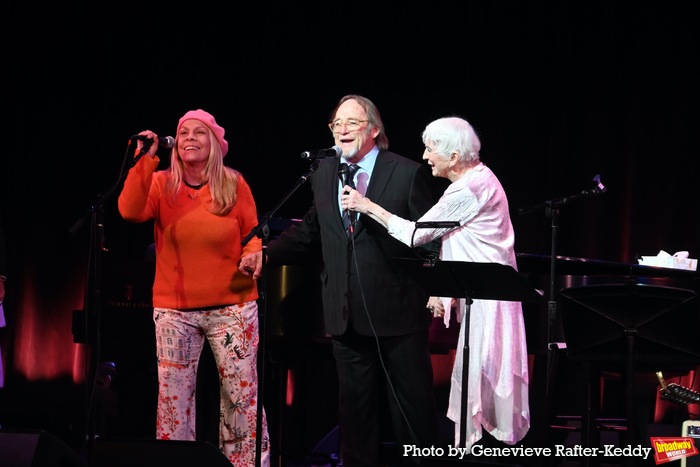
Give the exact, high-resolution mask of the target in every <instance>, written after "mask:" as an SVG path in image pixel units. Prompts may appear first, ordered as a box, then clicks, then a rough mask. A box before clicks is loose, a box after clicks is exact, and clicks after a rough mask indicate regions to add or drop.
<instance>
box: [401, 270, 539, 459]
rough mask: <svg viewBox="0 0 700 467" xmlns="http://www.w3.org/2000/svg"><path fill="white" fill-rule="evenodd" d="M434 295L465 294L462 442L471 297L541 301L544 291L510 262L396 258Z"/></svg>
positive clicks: (466, 391)
mask: <svg viewBox="0 0 700 467" xmlns="http://www.w3.org/2000/svg"><path fill="white" fill-rule="evenodd" d="M394 259H395V261H397V262H398V264H400V265H401V266H402V267H403V268H404V269H405V270H407V271H408V273H409V274H410V275H411V276H412V277H413V278H414V279H415V280H416V282H418V283H419V284H420V285H421V286H422V287H423V288H424V289H425V291H426V292H427V293H428V294H429V295H431V296H437V297H453V298H465V299H466V303H467V309H466V310H465V313H464V316H463V317H462V320H463V321H464V326H465V330H466V331H467V334H466V335H465V338H464V347H463V349H462V358H463V361H464V362H465V363H464V365H465V367H464V368H463V370H462V401H461V407H460V425H459V430H460V432H459V444H460V447H464V443H465V438H466V429H467V428H466V424H465V423H464V422H465V419H466V413H465V412H466V410H467V396H468V392H469V386H468V382H469V380H468V378H469V334H468V332H469V325H470V323H469V314H470V310H469V308H470V305H471V300H472V299H474V298H478V299H482V300H503V301H513V302H539V301H541V300H542V295H541V294H540V293H539V292H537V290H535V289H534V288H532V286H530V285H529V284H528V283H527V281H526V280H525V279H524V278H523V277H522V276H521V275H520V274H519V273H518V272H517V271H516V270H515V269H514V268H513V267H511V266H507V265H505V264H500V263H479V262H468V261H443V260H439V259H438V260H434V261H422V260H419V259H415V258H394Z"/></svg>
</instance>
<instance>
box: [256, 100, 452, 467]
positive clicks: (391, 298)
mask: <svg viewBox="0 0 700 467" xmlns="http://www.w3.org/2000/svg"><path fill="white" fill-rule="evenodd" d="M329 127H330V129H331V132H332V133H333V137H334V139H335V144H336V146H338V147H340V148H341V149H342V159H339V158H337V157H336V158H325V159H318V160H317V161H316V162H317V163H318V167H317V169H316V171H315V172H314V174H313V176H312V177H311V179H310V183H311V189H312V191H313V195H314V196H313V202H312V205H311V207H310V208H309V210H308V212H307V213H306V215H305V216H304V218H303V219H302V221H301V222H300V223H298V224H296V225H294V226H292V227H290V228H289V229H287V230H286V231H285V232H283V233H282V234H281V235H280V237H279V238H278V239H275V240H272V241H271V242H270V244H269V246H268V249H267V252H268V265H269V266H270V267H274V266H276V265H280V264H298V263H299V262H304V261H308V258H309V254H310V253H316V252H317V251H318V248H320V249H321V253H322V259H323V269H322V272H321V295H322V303H323V316H324V323H325V330H326V332H327V333H328V334H330V335H331V342H332V348H333V355H334V357H335V361H336V367H337V374H338V383H339V425H340V438H341V445H342V456H343V465H344V466H345V467H354V466H376V465H379V462H380V460H379V444H380V441H381V439H380V437H381V436H383V434H384V433H382V432H381V429H380V425H381V418H382V411H383V409H384V406H385V401H386V400H387V399H388V401H389V414H390V419H391V428H392V430H393V436H394V440H395V441H397V443H398V444H399V445H400V446H403V445H410V446H415V447H418V448H420V447H428V448H429V447H430V446H432V445H433V443H434V442H435V439H436V420H437V419H436V407H435V398H434V393H433V379H432V366H431V360H430V348H429V343H428V330H429V327H430V322H431V319H432V318H431V316H432V315H431V314H430V313H429V312H428V310H427V308H426V304H427V299H428V297H427V294H426V293H425V291H424V290H423V289H421V287H420V286H419V285H418V284H417V283H416V282H415V281H414V280H413V279H412V278H411V277H410V276H409V274H408V273H407V272H405V271H403V270H402V269H401V268H400V266H398V265H397V264H395V263H394V262H393V258H396V257H415V255H416V253H417V252H416V251H413V250H411V249H410V248H408V247H406V246H405V245H403V244H402V243H400V242H398V241H396V240H394V239H393V238H391V236H389V235H388V234H387V231H386V229H384V228H382V227H381V226H379V225H377V224H376V223H375V221H373V220H372V219H369V218H365V217H364V216H360V217H359V218H358V219H350V220H351V221H352V224H351V226H350V227H346V226H345V225H344V221H345V220H347V219H348V213H347V212H345V213H343V212H341V209H340V204H339V199H340V192H341V190H342V188H343V186H344V184H343V183H341V181H340V180H339V175H340V176H341V178H342V176H343V175H344V174H346V173H352V172H350V171H349V170H348V168H347V165H348V164H350V167H352V164H357V165H358V166H359V170H358V171H357V172H356V173H354V177H352V181H353V182H354V183H355V184H356V185H357V189H358V190H363V191H364V190H366V193H367V195H368V196H369V197H370V198H372V199H374V200H376V201H377V203H378V204H380V205H382V206H383V207H385V208H386V209H388V210H389V211H391V212H393V213H396V214H397V215H400V216H402V217H405V218H408V219H412V220H416V219H418V218H419V217H420V216H421V215H422V214H423V213H424V212H425V211H427V210H428V209H429V208H430V207H431V206H432V205H433V204H434V201H435V200H434V197H433V190H432V189H431V185H430V183H431V179H430V174H429V173H428V171H427V168H426V167H425V166H424V165H422V164H419V163H418V162H416V161H412V160H410V159H407V158H405V157H402V156H399V155H398V154H395V153H392V152H389V151H388V146H389V142H388V139H387V136H386V134H385V131H384V125H383V123H382V120H381V117H380V115H379V111H378V110H377V108H376V106H375V105H374V104H373V103H372V102H371V101H370V100H369V99H367V98H365V97H363V96H358V95H348V96H345V97H343V98H342V99H341V100H340V102H339V103H338V105H337V106H336V108H335V110H334V111H333V112H332V114H331V121H330V123H329ZM352 168H353V169H354V167H352ZM346 182H348V180H346ZM344 218H345V219H344ZM428 249H429V251H431V252H434V253H435V252H437V251H438V250H439V245H438V244H432V245H430V247H429V248H428ZM426 253H427V252H426V251H424V252H422V254H426ZM384 391H386V392H384ZM408 459H410V457H409V458H408Z"/></svg>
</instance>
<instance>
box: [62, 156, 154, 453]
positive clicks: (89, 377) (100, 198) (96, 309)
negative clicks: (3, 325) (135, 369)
mask: <svg viewBox="0 0 700 467" xmlns="http://www.w3.org/2000/svg"><path fill="white" fill-rule="evenodd" d="M144 149H146V150H148V148H147V147H146V146H144ZM145 154H146V153H145V152H143V151H139V152H138V154H136V156H135V157H134V158H133V160H132V161H131V163H130V165H128V167H127V168H126V170H124V167H122V171H121V173H120V174H119V177H118V178H117V181H116V182H115V183H114V185H113V186H112V187H111V188H110V189H109V190H107V191H106V192H104V193H100V194H98V195H97V198H96V199H95V201H94V202H93V203H92V204H90V205H89V206H88V207H87V208H86V209H85V213H84V214H83V216H82V217H81V218H79V219H78V220H76V221H75V223H74V224H73V226H72V227H71V228H70V229H69V230H68V233H70V234H71V235H73V234H75V233H76V232H78V231H79V230H80V228H81V227H82V226H83V224H84V223H85V221H86V220H87V219H88V218H89V219H90V239H89V243H90V248H89V254H90V256H89V258H90V259H89V261H88V270H87V278H86V281H85V283H86V287H87V290H88V291H89V292H88V291H86V294H85V295H86V297H85V310H78V311H79V312H80V314H79V315H78V316H81V315H82V318H83V326H84V328H83V329H84V333H85V337H84V343H85V344H86V345H89V344H93V350H92V352H89V351H87V352H86V375H85V384H86V386H85V394H86V408H85V410H86V413H85V427H84V430H85V433H84V436H82V435H81V438H82V439H83V440H84V441H86V442H87V443H88V445H87V446H85V448H89V446H90V443H91V442H92V441H93V440H94V438H95V427H94V418H93V417H94V411H93V403H94V395H95V394H94V390H95V386H96V381H95V380H96V378H97V370H96V368H97V366H98V365H99V359H100V352H101V348H100V346H101V342H100V320H101V304H102V300H101V290H100V287H101V283H102V253H105V252H107V251H108V250H107V248H106V245H105V241H104V203H105V201H107V200H108V199H110V197H111V196H112V195H113V194H114V193H115V191H116V189H117V187H118V186H119V184H120V183H121V182H122V181H123V180H124V179H125V178H126V175H127V174H128V173H129V169H131V167H133V166H134V165H135V164H136V163H137V162H138V161H139V159H141V157H143V156H144V155H145ZM75 322H76V323H77V319H76V320H75ZM73 326H74V328H73V329H74V336H73V341H74V342H76V343H78V342H80V340H76V338H77V336H75V331H76V330H78V328H77V326H76V324H74V325H73ZM93 332H94V336H91V334H92V333H93ZM91 356H92V357H93V358H92V365H91V364H90V360H91V359H90V357H91ZM88 452H89V449H87V450H86V456H87V453H88Z"/></svg>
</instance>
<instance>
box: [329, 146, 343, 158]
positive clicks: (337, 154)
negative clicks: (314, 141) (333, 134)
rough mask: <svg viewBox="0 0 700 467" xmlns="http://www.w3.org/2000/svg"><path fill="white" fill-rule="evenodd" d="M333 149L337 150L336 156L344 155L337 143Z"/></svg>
mask: <svg viewBox="0 0 700 467" xmlns="http://www.w3.org/2000/svg"><path fill="white" fill-rule="evenodd" d="M331 149H333V150H334V151H335V154H336V157H341V156H342V155H343V150H342V149H340V146H338V145H335V146H333V147H332V148H331Z"/></svg>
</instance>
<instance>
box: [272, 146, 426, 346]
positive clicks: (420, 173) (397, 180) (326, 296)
mask: <svg viewBox="0 0 700 467" xmlns="http://www.w3.org/2000/svg"><path fill="white" fill-rule="evenodd" d="M339 164H340V159H338V158H329V159H321V160H319V161H318V168H317V170H316V171H315V172H314V174H313V175H312V176H311V178H310V183H311V189H312V191H313V202H312V205H311V207H310V208H309V210H308V212H307V213H306V215H305V216H304V218H303V219H302V221H301V222H300V223H298V224H296V225H294V226H292V227H290V228H288V229H287V230H286V231H285V232H283V233H282V234H281V235H280V236H279V238H277V239H274V240H272V241H270V243H269V245H268V249H267V256H268V265H269V266H270V267H275V266H278V265H281V264H290V265H293V264H300V263H303V262H304V261H306V262H308V261H309V258H312V257H313V254H314V253H317V251H318V248H319V247H320V248H321V251H322V258H323V268H322V272H321V296H322V303H323V316H324V324H325V329H326V332H328V333H329V334H332V335H340V334H343V333H344V332H345V330H346V329H347V325H348V321H351V322H352V326H353V328H354V329H355V330H356V331H357V332H358V333H360V334H362V335H367V336H369V335H373V334H374V332H376V334H377V335H379V336H395V335H401V334H408V333H413V332H418V331H423V330H425V329H426V328H427V327H429V325H430V321H431V315H430V313H428V312H427V311H426V308H425V305H426V301H427V295H426V294H425V292H424V291H423V289H422V288H421V287H420V286H419V285H418V284H417V283H416V282H415V281H414V280H413V279H412V278H411V277H410V276H409V275H408V274H407V273H406V272H405V271H403V270H402V269H401V268H400V267H399V266H397V265H396V264H395V263H394V262H393V261H392V258H396V257H416V252H415V251H413V250H411V249H410V248H409V247H408V246H406V245H404V244H402V243H401V242H399V241H397V240H395V239H393V238H392V237H391V236H390V235H389V234H388V233H387V231H386V229H385V228H384V227H382V226H381V225H378V224H377V223H376V222H375V221H373V220H372V219H370V218H369V217H367V216H360V221H361V225H360V226H359V228H357V229H356V230H355V239H354V251H353V243H352V242H350V241H349V239H348V238H347V236H346V234H345V230H344V227H343V222H342V216H341V213H340V211H339V208H338V166H339ZM430 180H431V176H430V173H429V172H428V170H427V167H426V166H425V165H422V164H419V163H418V162H415V161H412V160H410V159H407V158H405V157H402V156H399V155H397V154H394V153H392V152H389V151H379V155H378V157H377V162H376V164H375V166H374V171H373V172H372V175H371V178H370V182H369V186H368V187H367V197H368V198H370V199H371V200H372V201H374V202H375V203H377V204H379V205H380V206H382V207H384V208H385V209H387V210H388V211H389V212H392V213H394V214H396V215H398V216H400V217H403V218H406V219H411V220H416V219H418V218H419V217H420V216H421V215H422V214H423V213H424V212H425V211H427V210H428V209H429V208H430V207H431V206H432V205H433V204H434V202H435V200H434V198H433V192H432V190H431V185H430V183H431V181H430ZM438 249H439V243H433V244H431V245H430V246H429V247H428V250H430V251H431V252H432V253H435V254H436V253H437V251H438ZM353 254H354V255H356V257H357V268H356V267H355V258H354V257H353ZM423 254H425V252H423ZM348 264H350V269H351V271H352V272H351V274H350V280H349V281H348V275H347V271H348V269H349V268H348ZM349 290H350V293H348V291H349ZM365 304H366V308H367V311H365ZM367 313H369V315H370V316H371V320H372V323H371V325H370V322H369V320H368V318H367ZM372 326H373V327H374V332H373V330H372Z"/></svg>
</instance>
